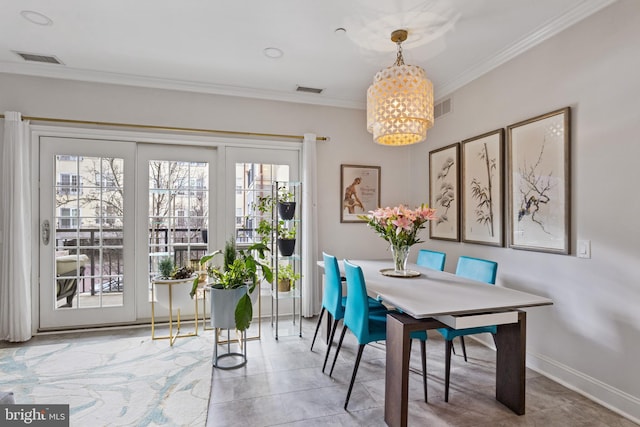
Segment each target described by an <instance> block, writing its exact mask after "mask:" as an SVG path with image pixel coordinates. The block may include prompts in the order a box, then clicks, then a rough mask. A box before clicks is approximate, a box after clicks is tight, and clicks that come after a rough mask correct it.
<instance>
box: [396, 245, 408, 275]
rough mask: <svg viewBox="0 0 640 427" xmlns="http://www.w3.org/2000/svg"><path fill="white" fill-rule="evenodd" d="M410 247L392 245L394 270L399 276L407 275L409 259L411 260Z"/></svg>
mask: <svg viewBox="0 0 640 427" xmlns="http://www.w3.org/2000/svg"><path fill="white" fill-rule="evenodd" d="M410 249H411V246H408V245H391V254H392V255H393V269H394V272H395V273H396V274H397V275H399V276H400V275H406V274H407V258H409V250H410Z"/></svg>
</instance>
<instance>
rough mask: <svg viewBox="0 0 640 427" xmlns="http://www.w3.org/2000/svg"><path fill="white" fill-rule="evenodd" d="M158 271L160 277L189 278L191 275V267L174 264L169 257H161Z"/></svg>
mask: <svg viewBox="0 0 640 427" xmlns="http://www.w3.org/2000/svg"><path fill="white" fill-rule="evenodd" d="M158 272H159V273H160V275H159V276H158V278H161V279H172V280H180V279H190V278H191V276H193V269H192V268H191V267H178V266H176V265H174V263H173V260H172V259H171V258H168V257H167V258H163V259H162V260H161V261H160V263H159V264H158Z"/></svg>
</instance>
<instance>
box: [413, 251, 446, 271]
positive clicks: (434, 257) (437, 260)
mask: <svg viewBox="0 0 640 427" xmlns="http://www.w3.org/2000/svg"><path fill="white" fill-rule="evenodd" d="M446 258H447V254H445V253H444V252H438V251H432V250H429V249H420V250H419V251H418V260H417V261H416V264H418V265H420V266H422V267H427V268H430V269H432V270H440V271H443V270H444V261H445V259H446Z"/></svg>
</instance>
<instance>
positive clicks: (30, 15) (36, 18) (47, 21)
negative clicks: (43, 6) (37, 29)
mask: <svg viewBox="0 0 640 427" xmlns="http://www.w3.org/2000/svg"><path fill="white" fill-rule="evenodd" d="M20 15H22V17H23V18H24V19H26V20H27V21H29V22H32V23H34V24H37V25H53V21H52V20H51V18H49V17H48V16H45V15H43V14H42V13H39V12H35V11H33V10H23V11H21V12H20Z"/></svg>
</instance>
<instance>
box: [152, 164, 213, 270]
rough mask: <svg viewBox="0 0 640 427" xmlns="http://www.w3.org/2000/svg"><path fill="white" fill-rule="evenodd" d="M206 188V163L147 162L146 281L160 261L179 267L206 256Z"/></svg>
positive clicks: (207, 175) (207, 212) (207, 198)
mask: <svg viewBox="0 0 640 427" xmlns="http://www.w3.org/2000/svg"><path fill="white" fill-rule="evenodd" d="M208 184H209V164H208V163H203V162H184V161H170V160H152V161H150V162H149V212H148V215H149V240H148V245H149V279H151V278H153V277H154V276H156V275H158V264H159V263H160V261H162V260H163V259H164V258H170V259H171V260H172V261H173V263H174V265H176V266H179V267H181V266H189V265H193V264H194V263H197V261H198V260H199V259H200V257H201V256H202V255H204V254H205V253H206V249H207V244H206V242H207V231H208V226H209V224H208V215H209V211H208V206H209V188H208Z"/></svg>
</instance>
